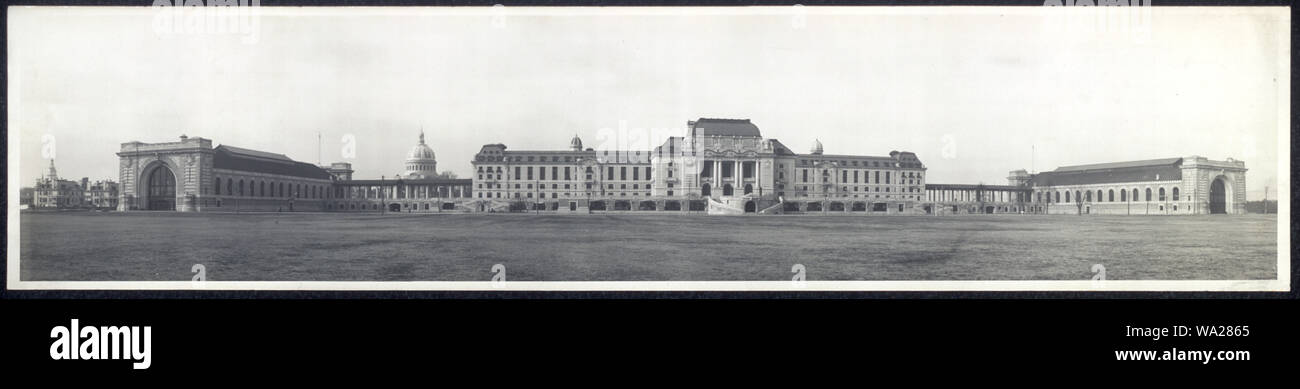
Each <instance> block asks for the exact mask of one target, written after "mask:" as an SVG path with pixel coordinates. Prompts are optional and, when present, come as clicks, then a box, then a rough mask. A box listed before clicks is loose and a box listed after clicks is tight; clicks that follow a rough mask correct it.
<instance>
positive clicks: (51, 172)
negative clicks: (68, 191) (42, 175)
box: [47, 158, 59, 180]
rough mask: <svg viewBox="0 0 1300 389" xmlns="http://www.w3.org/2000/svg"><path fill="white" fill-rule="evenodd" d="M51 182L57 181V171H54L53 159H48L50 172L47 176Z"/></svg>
mask: <svg viewBox="0 0 1300 389" xmlns="http://www.w3.org/2000/svg"><path fill="white" fill-rule="evenodd" d="M47 177H49V178H50V179H51V180H58V179H59V171H58V170H55V169H54V158H50V172H49V174H48V175H47Z"/></svg>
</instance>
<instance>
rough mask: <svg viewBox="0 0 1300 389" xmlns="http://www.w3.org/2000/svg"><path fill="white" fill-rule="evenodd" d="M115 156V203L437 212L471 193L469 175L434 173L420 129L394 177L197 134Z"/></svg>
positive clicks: (124, 149) (137, 145)
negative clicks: (373, 176)
mask: <svg viewBox="0 0 1300 389" xmlns="http://www.w3.org/2000/svg"><path fill="white" fill-rule="evenodd" d="M117 155H118V158H119V162H120V167H121V184H120V186H119V188H118V189H116V190H117V193H118V200H117V203H116V204H117V209H119V210H163V211H173V210H174V211H186V212H201V211H224V212H245V211H261V212H295V211H325V212H329V211H376V212H390V211H392V212H397V211H401V212H416V211H420V212H440V211H443V210H449V209H456V207H457V206H458V204H454V203H453V204H451V205H448V204H446V202H448V201H444V200H452V201H456V200H461V199H468V198H469V196H470V193H469V186H470V180H447V179H442V178H436V173H434V172H435V171H436V166H437V165H436V161H434V155H433V151H432V150H431V149H430V148H429V147H428V146H427V145H425V144H424V136H423V134H421V136H420V143H419V144H418V145H417V146H416V147H415V149H413V150H412V151H411V153H410V154H409V155H408V158H407V161H406V165H405V168H406V171H405V172H404V173H403V174H402V175H400V176H398V177H395V179H382V178H381V179H379V180H353V179H352V173H353V170H352V165H351V164H349V163H343V162H340V163H333V164H330V165H329V166H325V167H322V166H316V165H313V164H310V163H305V162H298V161H294V160H293V159H290V158H289V157H287V156H285V155H283V154H276V153H270V152H265V151H258V150H250V149H245V148H240V147H235V146H230V145H221V146H217V147H213V146H212V141H211V140H209V139H204V138H198V137H194V138H191V137H186V136H181V138H180V141H178V142H166V143H143V142H128V143H123V144H122V146H121V149H120V151H119V152H118V153H117ZM461 208H463V206H462V207H461Z"/></svg>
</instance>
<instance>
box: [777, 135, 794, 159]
mask: <svg viewBox="0 0 1300 389" xmlns="http://www.w3.org/2000/svg"><path fill="white" fill-rule="evenodd" d="M772 153H773V154H776V155H787V156H794V155H798V154H795V153H794V151H790V148H789V147H786V145H785V144H784V143H781V141H779V140H776V139H772Z"/></svg>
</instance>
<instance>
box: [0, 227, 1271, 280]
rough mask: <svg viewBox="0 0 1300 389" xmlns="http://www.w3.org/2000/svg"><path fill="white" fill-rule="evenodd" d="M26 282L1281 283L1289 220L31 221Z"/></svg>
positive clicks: (24, 257) (24, 259) (24, 239)
mask: <svg viewBox="0 0 1300 389" xmlns="http://www.w3.org/2000/svg"><path fill="white" fill-rule="evenodd" d="M20 219H21V226H22V230H21V234H22V236H21V246H22V247H21V264H20V271H21V277H22V279H23V280H24V281H67V280H77V281H116V280H126V281H145V280H148V281H188V280H190V278H191V277H192V275H193V273H191V272H190V268H191V267H192V266H193V265H194V264H203V265H204V266H205V267H206V273H207V277H208V278H207V279H208V280H213V281H217V280H220V281H395V280H403V281H407V280H409V281H476V280H484V281H486V280H489V279H491V277H492V272H491V268H492V265H493V264H498V263H500V264H504V265H505V266H506V269H507V276H508V279H509V280H517V281H560V280H563V281H632V280H660V281H662V280H695V281H706V280H789V279H790V276H791V275H792V274H791V273H790V267H791V266H792V265H794V264H796V263H799V264H803V265H804V266H805V267H806V268H807V273H806V274H807V279H809V280H1088V279H1090V278H1091V277H1092V275H1093V273H1092V272H1091V270H1090V268H1091V266H1092V265H1093V264H1096V263H1101V264H1103V265H1105V266H1106V276H1107V279H1112V280H1117V279H1141V280H1175V279H1177V280H1183V279H1216V280H1222V279H1231V280H1244V279H1275V278H1276V277H1277V273H1276V272H1277V220H1276V215H1244V216H1225V215H1213V216H1210V215H1206V216H1175V217H1136V216H1084V217H1080V216H1042V215H1032V216H1029V215H965V216H948V217H933V216H928V217H927V216H901V217H900V216H876V217H870V216H866V217H864V216H731V217H719V216H705V215H532V214H513V215H510V214H493V215H485V214H475V215H468V214H433V215H409V214H408V215H393V214H389V215H379V214H304V213H298V214H193V213H150V212H129V213H119V212H107V213H88V212H59V213H27V212H25V213H23V214H21V216H20Z"/></svg>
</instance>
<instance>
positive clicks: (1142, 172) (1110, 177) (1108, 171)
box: [1030, 158, 1183, 186]
mask: <svg viewBox="0 0 1300 389" xmlns="http://www.w3.org/2000/svg"><path fill="white" fill-rule="evenodd" d="M1182 165H1183V159H1182V158H1164V159H1149V160H1145V161H1129V162H1114V163H1100V164H1093V165H1078V166H1062V167H1059V168H1057V169H1056V170H1053V171H1050V172H1042V173H1038V174H1036V175H1034V177H1033V178H1031V179H1030V182H1031V183H1032V184H1033V185H1034V186H1057V185H1090V184H1110V183H1119V182H1142V181H1157V180H1159V181H1170V180H1181V179H1183V169H1182Z"/></svg>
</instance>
